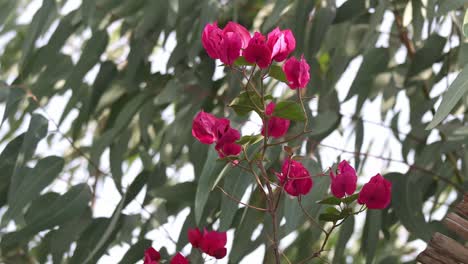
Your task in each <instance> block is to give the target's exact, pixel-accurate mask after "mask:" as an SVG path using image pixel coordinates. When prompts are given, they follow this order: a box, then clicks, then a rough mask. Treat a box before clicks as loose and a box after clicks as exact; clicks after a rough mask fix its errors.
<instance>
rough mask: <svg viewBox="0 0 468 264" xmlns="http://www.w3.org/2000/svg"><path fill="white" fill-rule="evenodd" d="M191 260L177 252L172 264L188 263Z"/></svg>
mask: <svg viewBox="0 0 468 264" xmlns="http://www.w3.org/2000/svg"><path fill="white" fill-rule="evenodd" d="M188 263H189V261H188V259H186V258H185V257H184V256H183V255H182V254H180V253H177V254H176V255H175V256H174V257H173V258H172V259H171V262H170V264H188Z"/></svg>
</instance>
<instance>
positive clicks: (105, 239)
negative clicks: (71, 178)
mask: <svg viewBox="0 0 468 264" xmlns="http://www.w3.org/2000/svg"><path fill="white" fill-rule="evenodd" d="M135 196H136V195H135ZM126 197H127V193H125V194H124V195H123V196H122V199H121V200H120V203H119V204H118V205H117V207H116V208H115V210H114V212H113V213H112V217H111V219H110V222H109V224H108V225H107V227H106V229H105V231H104V233H103V234H102V236H101V238H100V239H99V240H98V242H97V243H96V244H95V245H94V247H93V250H92V251H91V253H89V254H88V256H87V257H86V260H85V261H84V262H83V263H95V261H91V260H98V259H99V257H100V256H101V255H98V252H104V251H105V249H106V248H107V245H108V244H109V242H110V239H111V237H112V234H113V233H114V231H115V230H117V224H118V221H119V219H120V217H121V214H122V209H124V205H125V204H126Z"/></svg>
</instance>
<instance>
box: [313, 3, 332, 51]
mask: <svg viewBox="0 0 468 264" xmlns="http://www.w3.org/2000/svg"><path fill="white" fill-rule="evenodd" d="M335 15H336V8H335V7H334V6H332V5H329V6H326V7H321V8H318V9H316V10H315V13H314V16H313V19H312V21H311V24H312V26H311V28H310V32H309V42H310V43H309V45H308V48H307V50H306V51H307V53H306V54H307V55H306V56H307V58H309V57H310V56H315V55H316V54H317V53H318V52H319V50H320V47H321V46H322V43H323V40H324V38H325V35H326V33H327V31H328V29H329V28H330V26H331V24H332V22H333V20H334V19H335Z"/></svg>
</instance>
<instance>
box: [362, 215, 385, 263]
mask: <svg viewBox="0 0 468 264" xmlns="http://www.w3.org/2000/svg"><path fill="white" fill-rule="evenodd" d="M381 225H382V211H381V210H368V211H367V217H366V223H365V225H364V231H363V234H362V246H361V247H362V252H364V253H365V256H366V263H367V264H372V263H373V260H374V256H375V252H376V250H377V245H378V242H379V231H380V227H381Z"/></svg>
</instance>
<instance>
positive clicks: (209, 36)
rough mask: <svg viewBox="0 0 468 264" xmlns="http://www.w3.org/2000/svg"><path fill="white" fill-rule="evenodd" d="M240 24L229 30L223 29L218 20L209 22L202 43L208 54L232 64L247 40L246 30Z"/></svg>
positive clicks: (203, 33)
mask: <svg viewBox="0 0 468 264" xmlns="http://www.w3.org/2000/svg"><path fill="white" fill-rule="evenodd" d="M239 26H240V25H239ZM239 26H234V25H231V26H230V27H229V28H228V29H227V30H221V29H220V28H219V27H218V25H217V24H216V22H214V23H213V24H207V25H206V26H205V28H204V29H203V32H202V45H203V48H205V50H206V52H207V53H208V56H210V57H211V58H213V59H220V60H221V61H222V62H223V63H224V64H226V65H231V64H232V63H233V62H234V61H235V60H236V59H237V58H238V57H239V56H240V54H241V49H242V47H243V46H242V45H243V42H245V41H246V39H245V32H243V30H242V29H240V28H239ZM247 33H248V32H247ZM249 37H250V36H249Z"/></svg>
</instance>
